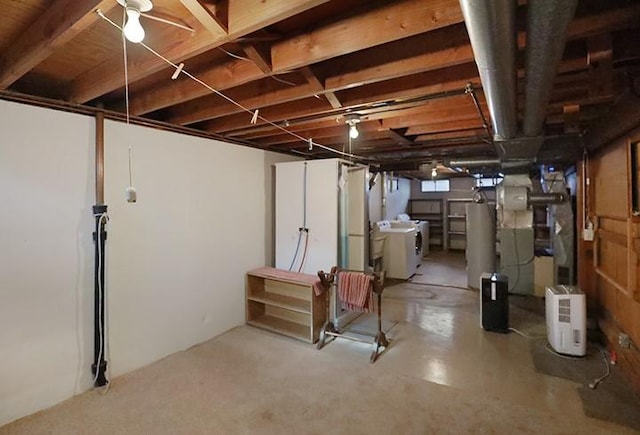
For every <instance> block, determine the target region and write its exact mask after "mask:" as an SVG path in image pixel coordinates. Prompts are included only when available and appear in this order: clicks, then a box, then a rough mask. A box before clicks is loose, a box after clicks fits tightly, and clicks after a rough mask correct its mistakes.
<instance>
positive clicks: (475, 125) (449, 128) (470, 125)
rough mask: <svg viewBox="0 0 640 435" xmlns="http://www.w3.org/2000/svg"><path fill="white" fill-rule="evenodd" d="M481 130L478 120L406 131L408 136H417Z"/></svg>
mask: <svg viewBox="0 0 640 435" xmlns="http://www.w3.org/2000/svg"><path fill="white" fill-rule="evenodd" d="M479 128H482V122H481V121H480V119H477V120H475V119H472V120H463V121H453V122H437V123H431V124H422V125H414V126H411V127H409V128H408V129H407V133H406V134H407V135H408V136H419V135H424V134H433V133H447V132H454V131H462V130H469V129H472V130H473V129H479Z"/></svg>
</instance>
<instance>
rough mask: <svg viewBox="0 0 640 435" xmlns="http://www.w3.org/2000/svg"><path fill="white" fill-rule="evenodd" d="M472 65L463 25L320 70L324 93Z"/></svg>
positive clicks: (329, 63)
mask: <svg viewBox="0 0 640 435" xmlns="http://www.w3.org/2000/svg"><path fill="white" fill-rule="evenodd" d="M473 61H474V57H473V50H472V49H471V45H470V44H469V38H468V36H467V33H466V31H465V28H464V24H459V25H453V26H449V27H445V28H443V29H438V30H434V31H432V32H427V33H423V34H420V35H416V36H413V37H411V38H407V39H404V40H400V41H396V42H393V43H390V44H386V45H382V46H377V47H374V48H370V49H368V50H365V51H363V52H361V53H354V54H353V55H352V56H349V57H348V58H347V59H344V60H343V59H341V60H340V62H327V63H326V65H325V66H324V68H323V69H326V70H327V73H326V74H327V79H326V87H327V88H328V89H345V88H347V87H353V86H361V85H366V84H370V83H375V82H379V81H382V80H389V79H393V78H397V77H400V76H401V75H403V76H406V75H410V74H417V73H421V72H426V71H432V70H436V69H441V68H446V67H449V66H454V65H460V64H463V63H469V62H473ZM399 72H400V74H401V75H400V74H399Z"/></svg>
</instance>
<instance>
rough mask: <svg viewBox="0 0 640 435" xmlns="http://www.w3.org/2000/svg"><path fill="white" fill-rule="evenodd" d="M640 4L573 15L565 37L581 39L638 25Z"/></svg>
mask: <svg viewBox="0 0 640 435" xmlns="http://www.w3.org/2000/svg"><path fill="white" fill-rule="evenodd" d="M638 20H640V4H638V3H637V2H636V3H635V4H631V5H630V6H626V7H621V8H615V9H614V8H612V9H609V10H606V11H603V12H601V13H598V14H589V15H585V16H581V17H575V18H574V19H573V20H572V21H571V22H570V23H569V25H568V26H567V39H569V40H571V39H582V38H589V37H592V36H596V35H599V34H601V33H608V32H612V31H620V30H625V29H629V28H633V27H637V26H638Z"/></svg>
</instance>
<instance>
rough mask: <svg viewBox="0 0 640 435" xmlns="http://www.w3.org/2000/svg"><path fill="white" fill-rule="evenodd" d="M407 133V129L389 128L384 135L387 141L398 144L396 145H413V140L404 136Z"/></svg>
mask: <svg viewBox="0 0 640 435" xmlns="http://www.w3.org/2000/svg"><path fill="white" fill-rule="evenodd" d="M406 132H407V128H398V129H394V128H390V129H388V130H385V133H386V134H387V136H388V137H389V139H391V140H393V141H395V142H397V143H398V145H411V144H413V140H411V139H409V138H408V137H406V136H405V134H406Z"/></svg>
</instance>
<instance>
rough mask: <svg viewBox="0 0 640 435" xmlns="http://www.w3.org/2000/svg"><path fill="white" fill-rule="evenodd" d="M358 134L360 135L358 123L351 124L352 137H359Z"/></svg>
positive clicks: (350, 132)
mask: <svg viewBox="0 0 640 435" xmlns="http://www.w3.org/2000/svg"><path fill="white" fill-rule="evenodd" d="M358 136H360V132H359V131H358V127H356V124H355V123H354V124H351V127H349V137H350V138H351V139H357V138H358Z"/></svg>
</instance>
